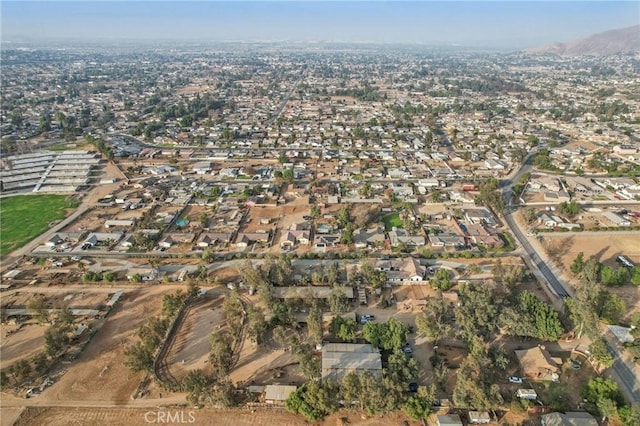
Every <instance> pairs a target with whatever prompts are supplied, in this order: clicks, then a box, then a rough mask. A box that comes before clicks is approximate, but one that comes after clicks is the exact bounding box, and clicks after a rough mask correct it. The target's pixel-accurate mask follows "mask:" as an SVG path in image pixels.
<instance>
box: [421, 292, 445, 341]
mask: <svg viewBox="0 0 640 426" xmlns="http://www.w3.org/2000/svg"><path fill="white" fill-rule="evenodd" d="M453 316H454V312H453V306H452V305H451V303H449V301H448V300H445V298H444V297H443V296H442V293H439V294H438V296H437V297H430V298H428V299H427V300H426V304H425V306H424V308H423V310H422V313H421V314H418V316H417V317H416V326H417V328H418V333H419V334H420V335H422V336H425V337H426V338H427V341H429V342H437V341H438V340H440V339H442V338H445V337H452V334H453V327H452V325H451V319H452V318H453Z"/></svg>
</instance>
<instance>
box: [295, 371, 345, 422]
mask: <svg viewBox="0 0 640 426" xmlns="http://www.w3.org/2000/svg"><path fill="white" fill-rule="evenodd" d="M338 395H339V392H338V387H337V386H336V385H335V384H334V383H333V382H332V381H331V380H323V381H318V380H312V381H310V382H307V383H305V384H304V385H302V386H301V387H299V388H298V389H296V390H295V391H294V392H292V393H291V394H290V395H289V397H288V398H287V400H286V401H285V403H284V406H285V408H286V409H287V410H288V411H290V412H292V413H294V414H302V415H303V416H304V417H305V418H306V419H307V420H309V421H316V420H319V419H321V418H322V417H324V416H326V415H329V414H331V413H333V412H334V411H336V410H337V409H338Z"/></svg>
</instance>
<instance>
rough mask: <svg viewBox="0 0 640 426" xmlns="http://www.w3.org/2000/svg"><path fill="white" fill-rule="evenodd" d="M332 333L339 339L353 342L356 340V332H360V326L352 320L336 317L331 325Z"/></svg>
mask: <svg viewBox="0 0 640 426" xmlns="http://www.w3.org/2000/svg"><path fill="white" fill-rule="evenodd" d="M329 329H330V330H331V333H332V334H333V335H334V336H336V337H337V338H338V339H340V340H343V341H345V342H350V341H353V339H355V338H356V331H357V330H358V324H357V323H356V322H355V320H354V319H352V318H342V317H341V316H337V315H336V316H334V317H333V319H332V320H331V324H330V325H329Z"/></svg>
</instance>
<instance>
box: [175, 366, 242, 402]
mask: <svg viewBox="0 0 640 426" xmlns="http://www.w3.org/2000/svg"><path fill="white" fill-rule="evenodd" d="M181 385H182V389H183V390H184V391H185V392H187V393H188V394H187V401H189V402H190V403H191V404H193V405H196V406H203V405H206V404H207V403H208V404H209V405H212V406H221V407H231V406H233V405H235V400H234V391H235V388H234V387H233V384H232V383H231V382H230V381H228V380H215V379H213V378H211V377H209V376H207V375H206V373H205V372H204V371H202V370H193V371H190V372H189V373H188V374H187V375H186V376H185V378H184V379H182V383H181Z"/></svg>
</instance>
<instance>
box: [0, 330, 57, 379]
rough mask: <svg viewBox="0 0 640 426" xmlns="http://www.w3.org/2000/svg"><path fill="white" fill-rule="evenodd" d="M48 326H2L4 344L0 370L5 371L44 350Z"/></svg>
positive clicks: (2, 345) (1, 347)
mask: <svg viewBox="0 0 640 426" xmlns="http://www.w3.org/2000/svg"><path fill="white" fill-rule="evenodd" d="M46 329H47V327H46V326H43V325H40V324H24V325H23V326H21V327H20V326H17V325H6V324H2V325H1V326H0V332H1V333H2V344H1V345H0V351H1V352H2V357H1V358H0V369H5V368H7V367H9V366H10V365H12V364H13V363H14V362H15V361H17V360H19V359H28V358H29V357H31V356H32V355H35V354H36V353H37V352H40V351H42V350H43V349H44V332H45V330H46Z"/></svg>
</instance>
